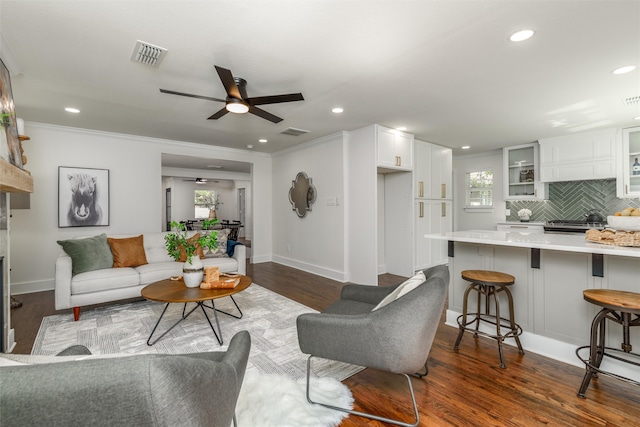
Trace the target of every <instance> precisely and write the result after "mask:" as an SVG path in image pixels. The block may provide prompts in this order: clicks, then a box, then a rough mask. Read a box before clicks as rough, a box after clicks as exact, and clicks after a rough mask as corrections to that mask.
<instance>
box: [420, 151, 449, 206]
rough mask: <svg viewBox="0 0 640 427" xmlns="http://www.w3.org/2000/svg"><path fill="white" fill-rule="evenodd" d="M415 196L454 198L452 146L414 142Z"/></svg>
mask: <svg viewBox="0 0 640 427" xmlns="http://www.w3.org/2000/svg"><path fill="white" fill-rule="evenodd" d="M414 159H415V164H414V168H413V169H414V172H413V176H414V188H415V197H417V198H421V199H446V200H451V199H452V193H451V188H452V185H451V184H452V179H453V178H452V177H453V173H452V172H453V171H452V162H453V154H452V150H451V148H447V147H442V146H439V145H435V144H431V143H429V142H424V141H418V140H416V141H415V143H414Z"/></svg>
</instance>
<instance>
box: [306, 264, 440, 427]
mask: <svg viewBox="0 0 640 427" xmlns="http://www.w3.org/2000/svg"><path fill="white" fill-rule="evenodd" d="M448 284H449V269H448V267H447V266H446V265H442V266H437V267H433V268H430V269H428V270H425V271H424V272H422V271H421V272H419V273H418V274H417V275H415V276H414V277H412V278H410V279H409V280H407V281H405V282H403V283H401V284H398V285H396V286H386V287H376V286H367V285H346V286H345V287H344V288H342V293H341V295H340V299H339V300H338V301H336V302H335V303H334V304H332V305H331V306H329V307H328V308H327V309H326V310H324V311H323V312H322V313H319V314H303V315H301V316H300V317H298V321H297V324H298V340H299V342H300V349H301V350H302V352H303V353H305V354H308V355H309V359H308V362H307V399H308V400H309V401H310V402H312V400H311V398H310V395H309V392H310V390H309V384H310V382H309V377H310V373H311V360H312V358H316V357H317V358H324V359H330V360H337V361H340V362H345V363H352V364H355V365H359V366H365V367H368V368H374V369H378V370H383V371H387V372H392V373H395V374H401V375H403V376H405V377H406V379H407V382H408V386H409V392H410V396H411V402H412V406H413V411H414V417H415V422H414V423H412V424H409V423H406V422H402V421H398V420H394V419H390V418H387V417H381V416H378V415H375V414H370V413H363V412H360V411H352V410H349V409H346V408H335V407H332V408H333V409H339V410H341V411H344V412H348V413H350V414H353V415H358V416H362V417H366V418H371V419H375V420H378V421H382V422H386V423H391V424H396V425H401V426H417V425H418V424H419V423H420V416H419V413H418V408H417V403H416V399H415V395H414V392H413V387H412V385H411V379H410V378H409V375H417V376H424V375H427V373H428V367H427V359H428V357H429V352H430V351H431V344H432V343H433V339H434V337H435V334H436V330H437V329H438V323H439V321H440V317H441V315H442V310H443V309H444V302H445V299H446V295H447V287H448ZM381 394H382V392H381ZM313 403H317V404H320V405H322V402H313Z"/></svg>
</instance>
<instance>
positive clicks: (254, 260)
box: [249, 255, 273, 264]
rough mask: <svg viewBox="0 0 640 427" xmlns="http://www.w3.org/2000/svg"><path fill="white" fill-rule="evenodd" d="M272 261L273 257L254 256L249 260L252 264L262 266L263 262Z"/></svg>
mask: <svg viewBox="0 0 640 427" xmlns="http://www.w3.org/2000/svg"><path fill="white" fill-rule="evenodd" d="M271 261H273V259H272V257H271V255H261V256H252V257H250V258H249V262H251V264H260V263H262V262H271Z"/></svg>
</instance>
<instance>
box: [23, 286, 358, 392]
mask: <svg viewBox="0 0 640 427" xmlns="http://www.w3.org/2000/svg"><path fill="white" fill-rule="evenodd" d="M234 298H235V300H236V302H237V303H238V306H240V309H241V310H242V312H243V317H242V319H235V318H233V317H230V316H227V315H224V314H221V313H218V319H219V321H220V326H221V328H222V336H223V340H224V344H223V345H219V344H218V342H217V340H216V338H215V336H214V335H213V332H212V330H211V327H210V326H209V324H208V323H207V320H206V319H205V317H204V315H203V314H202V312H201V311H200V310H198V311H196V312H194V313H193V314H192V315H191V316H190V317H189V318H188V319H186V320H184V321H183V322H181V323H180V324H179V325H178V326H176V327H175V328H174V329H173V330H172V331H171V332H169V333H168V334H167V335H165V336H164V337H163V338H162V339H161V340H159V341H158V342H157V343H155V344H154V345H153V346H148V345H147V338H148V337H149V334H150V332H151V330H152V329H153V327H154V325H155V324H156V321H157V320H158V318H159V316H160V314H161V313H162V310H163V309H164V306H165V304H163V303H158V302H152V301H146V300H143V301H136V302H132V303H127V304H114V305H109V306H106V307H100V308H96V309H93V310H83V311H82V312H81V315H80V320H78V321H77V322H74V321H73V315H72V314H70V313H69V314H58V315H54V316H47V317H45V318H44V319H43V320H42V324H41V325H40V330H39V331H38V335H37V337H36V340H35V342H34V345H33V350H32V352H31V354H33V355H53V354H57V353H58V352H60V351H61V350H63V349H65V348H67V347H69V346H71V345H74V344H82V345H84V346H86V347H87V348H89V350H91V352H92V354H99V355H107V354H117V353H125V354H146V353H159V354H179V353H198V352H205V351H219V350H226V348H227V345H228V343H229V340H230V339H231V337H233V335H234V334H235V333H236V332H238V331H242V330H247V331H249V333H250V335H251V353H250V356H249V363H248V365H247V372H256V373H260V374H279V375H284V376H287V377H290V378H292V379H300V378H304V377H305V375H306V360H307V356H306V355H304V354H303V353H302V352H301V351H300V348H299V346H298V336H297V331H296V318H297V317H298V316H299V315H300V314H302V313H313V312H315V311H314V310H312V309H310V308H309V307H306V306H304V305H302V304H299V303H297V302H295V301H292V300H290V299H288V298H285V297H283V296H281V295H279V294H277V293H275V292H272V291H269V290H268V289H265V288H263V287H261V286H259V285H256V284H255V283H254V284H252V285H251V286H250V287H249V288H247V289H246V290H245V291H242V292H240V293H238V294H236V295H234ZM215 303H216V308H218V309H220V310H223V311H227V312H229V313H237V310H236V307H235V306H234V305H233V302H232V301H231V299H230V298H221V299H218V300H216V301H215ZM192 306H193V305H191V304H189V306H188V307H187V310H188V309H189V308H190V307H192ZM182 309H183V304H171V305H170V306H169V308H168V309H167V312H166V313H165V316H164V318H163V320H162V322H161V323H160V326H159V327H158V331H159V332H160V333H161V332H163V331H164V330H166V329H167V328H168V327H169V326H171V325H173V324H174V323H175V322H176V321H177V319H179V318H180V316H181V315H182ZM208 311H210V310H208ZM208 314H209V315H210V317H211V318H213V316H211V313H208ZM155 336H158V332H156V335H154V338H155ZM313 370H314V373H315V374H316V375H317V376H319V377H330V378H334V379H337V380H338V381H342V380H343V379H345V378H348V377H350V376H351V375H353V374H355V373H357V372H359V371H360V370H362V367H359V366H355V365H349V364H345V363H340V362H334V361H329V360H323V359H318V360H316V361H314V363H313Z"/></svg>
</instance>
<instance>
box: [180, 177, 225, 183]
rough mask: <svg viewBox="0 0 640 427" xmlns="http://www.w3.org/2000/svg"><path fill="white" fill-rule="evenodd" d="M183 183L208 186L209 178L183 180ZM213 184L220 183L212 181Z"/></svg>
mask: <svg viewBox="0 0 640 427" xmlns="http://www.w3.org/2000/svg"><path fill="white" fill-rule="evenodd" d="M183 181H190V182H195V183H196V184H206V183H207V182H209V180H208V179H207V178H194V179H183ZM211 182H218V181H211Z"/></svg>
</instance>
